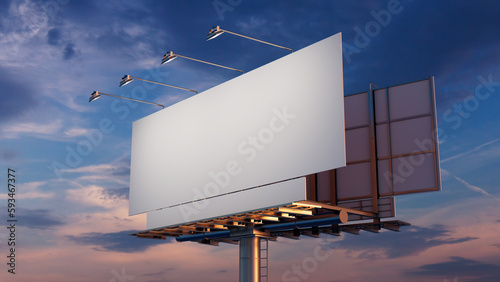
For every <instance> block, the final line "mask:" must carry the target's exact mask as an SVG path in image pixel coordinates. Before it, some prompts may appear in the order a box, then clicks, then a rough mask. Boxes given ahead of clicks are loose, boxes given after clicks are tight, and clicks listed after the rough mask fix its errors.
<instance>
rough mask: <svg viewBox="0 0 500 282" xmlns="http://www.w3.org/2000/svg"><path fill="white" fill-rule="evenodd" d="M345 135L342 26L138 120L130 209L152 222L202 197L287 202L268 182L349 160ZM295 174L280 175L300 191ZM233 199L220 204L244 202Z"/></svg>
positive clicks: (197, 201)
mask: <svg viewBox="0 0 500 282" xmlns="http://www.w3.org/2000/svg"><path fill="white" fill-rule="evenodd" d="M344 139H345V137H344V98H343V75H342V39H341V34H340V33H339V34H336V35H334V36H331V37H329V38H326V39H324V40H322V41H319V42H317V43H315V44H313V45H310V46H308V47H305V48H303V49H301V50H299V51H296V52H294V53H292V54H289V55H287V56H285V57H283V58H280V59H278V60H276V61H274V62H271V63H269V64H267V65H264V66H262V67H260V68H258V69H255V70H253V71H250V72H248V73H246V74H243V75H241V76H239V77H237V78H235V79H232V80H230V81H228V82H226V83H223V84H220V85H218V86H216V87H213V88H211V89H209V90H206V91H204V92H202V93H200V94H198V95H196V96H194V97H191V98H189V99H186V100H184V101H182V102H180V103H177V104H175V105H173V106H170V107H168V108H166V109H164V110H161V111H158V112H156V113H154V114H152V115H149V116H147V117H145V118H143V119H140V120H138V121H136V122H134V124H133V131H132V157H131V175H130V210H129V213H130V215H133V214H138V213H144V212H151V213H150V214H151V216H148V221H149V220H150V219H149V217H151V220H153V221H154V219H153V218H156V214H157V213H158V214H160V213H161V214H164V213H165V212H166V210H167V209H168V210H169V211H172V213H173V215H175V214H176V213H177V212H178V211H175V210H176V209H175V208H176V207H179V206H184V207H189V205H193V204H194V203H200V202H201V201H203V200H206V199H210V201H211V202H212V203H215V202H218V201H219V200H221V199H224V198H226V199H229V198H231V200H230V201H231V202H233V201H234V202H240V200H241V202H243V200H244V199H263V198H266V200H270V202H269V203H273V204H276V205H278V204H285V203H288V202H289V199H287V197H286V196H284V194H286V193H284V194H283V193H269V191H268V189H271V190H272V189H276V190H279V189H281V188H279V187H282V186H283V185H285V184H274V183H278V182H283V181H286V180H290V179H295V178H297V177H302V176H306V175H309V174H313V173H317V172H321V171H326V170H331V169H335V168H338V167H342V166H345V164H346V163H345V143H344ZM297 181H298V180H297ZM297 181H295V180H293V181H287V182H284V183H288V184H286V185H289V186H290V187H291V188H290V189H292V190H293V191H292V192H293V193H292V194H291V195H294V200H300V199H295V198H297V197H295V195H301V194H300V193H299V192H298V191H295V190H294V189H295V187H296V183H298V182H297ZM299 182H300V181H299ZM269 184H272V185H269ZM266 185H269V186H270V187H267V186H266ZM260 186H262V187H260ZM256 187H257V188H256ZM283 187H284V186H283ZM283 189H284V188H283ZM302 190H305V188H304V185H303V183H302ZM301 193H302V194H303V193H304V191H302V192H301ZM229 195H230V196H229ZM269 197H270V198H271V199H267V198H269ZM301 197H302V196H301ZM301 197H298V198H301ZM217 198H220V199H217ZM228 201H229V200H228ZM253 204H255V207H252V206H248V207H247V206H245V209H259V208H262V207H261V204H259V203H258V201H255V202H253ZM267 204H268V203H267V202H266V204H265V205H267ZM221 205H222V204H221ZM217 206H218V205H217ZM231 207H233V208H232V209H228V210H226V209H224V208H222V207H219V208H220V211H221V212H222V213H224V214H225V213H231V212H232V213H237V212H240V211H241V208H243V207H242V206H238V205H234V206H233V205H231ZM161 209H165V211H164V212H160V211H158V210H161ZM208 210H209V209H207V210H206V211H207V212H208ZM153 211H154V212H153ZM214 216H216V213H214ZM153 225H154V224H153ZM163 225H164V224H163Z"/></svg>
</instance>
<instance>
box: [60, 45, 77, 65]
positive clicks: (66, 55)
mask: <svg viewBox="0 0 500 282" xmlns="http://www.w3.org/2000/svg"><path fill="white" fill-rule="evenodd" d="M74 48H75V44H73V43H68V44H66V47H64V51H63V59H64V60H65V61H67V60H69V59H71V58H73V57H74V56H75V49H74Z"/></svg>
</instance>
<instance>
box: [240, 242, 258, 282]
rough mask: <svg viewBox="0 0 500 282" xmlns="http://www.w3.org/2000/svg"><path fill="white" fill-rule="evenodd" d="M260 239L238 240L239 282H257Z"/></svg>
mask: <svg viewBox="0 0 500 282" xmlns="http://www.w3.org/2000/svg"><path fill="white" fill-rule="evenodd" d="M259 279H260V238H259V237H255V236H254V237H249V238H242V239H240V282H259Z"/></svg>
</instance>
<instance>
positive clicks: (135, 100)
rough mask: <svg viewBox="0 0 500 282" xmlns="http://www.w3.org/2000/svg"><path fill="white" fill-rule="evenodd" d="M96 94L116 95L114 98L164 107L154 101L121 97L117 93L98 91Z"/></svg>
mask: <svg viewBox="0 0 500 282" xmlns="http://www.w3.org/2000/svg"><path fill="white" fill-rule="evenodd" d="M98 94H99V95H106V96H111V97H116V98H120V99H125V100H130V101H134V102H140V103H145V104H151V105H156V106H160V107H162V108H165V106H164V105H162V104H156V103H151V102H147V101H142V100H137V99H132V98H127V97H122V96H117V95H112V94H106V93H102V92H98Z"/></svg>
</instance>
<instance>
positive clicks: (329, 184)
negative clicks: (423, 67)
mask: <svg viewBox="0 0 500 282" xmlns="http://www.w3.org/2000/svg"><path fill="white" fill-rule="evenodd" d="M373 97H374V99H373V104H371V103H370V97H369V92H364V93H359V94H355V95H350V96H346V97H345V100H344V105H345V130H346V133H345V137H346V163H347V165H346V166H345V167H343V168H339V169H335V170H334V171H330V172H323V173H319V174H316V176H315V177H316V179H317V180H318V181H317V187H316V188H315V189H316V190H317V195H316V197H317V200H318V201H322V202H332V201H334V202H335V203H331V204H332V205H335V204H338V205H341V206H342V203H345V204H349V205H354V206H356V205H359V204H360V203H361V202H363V201H364V200H365V199H370V200H371V199H373V191H374V190H373V187H372V186H373V185H376V189H377V193H378V195H376V196H377V197H392V196H396V195H402V194H411V193H420V192H425V191H437V190H440V188H441V180H440V169H439V151H438V140H437V134H436V127H437V126H436V107H435V94H434V80H433V78H432V77H431V78H430V79H426V80H421V81H416V82H411V83H405V84H402V85H398V86H392V87H386V88H382V89H378V90H375V91H374V93H373ZM370 107H373V112H374V115H373V116H374V122H373V123H372V122H371V121H370ZM371 124H373V126H374V127H375V128H374V133H373V134H374V136H375V138H374V139H375V146H373V147H371V145H370V138H371V129H372V126H371ZM371 150H375V153H376V154H373V157H374V159H373V161H372V159H371ZM372 164H376V174H375V177H373V175H372V173H373V171H372ZM374 179H375V181H374ZM332 193H333V195H332ZM332 199H333V200H332ZM366 203H368V202H366ZM366 203H365V204H363V206H366ZM386 206H387V207H389V205H388V204H387V205H386ZM392 206H394V205H392ZM385 214H386V215H390V213H385ZM392 214H394V212H392ZM380 216H381V217H383V215H382V214H381V215H380Z"/></svg>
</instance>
